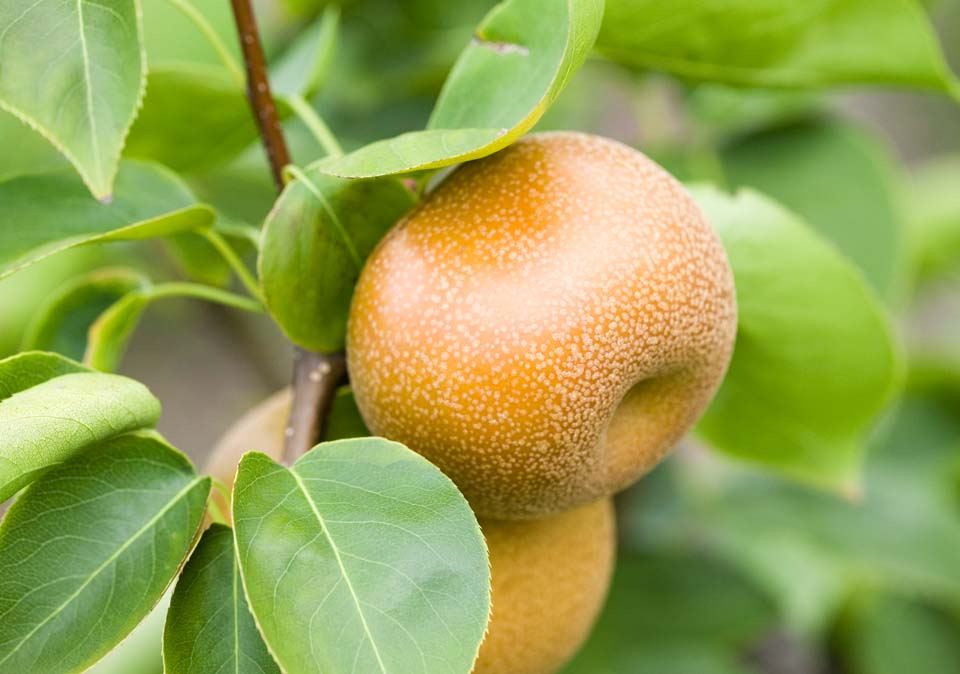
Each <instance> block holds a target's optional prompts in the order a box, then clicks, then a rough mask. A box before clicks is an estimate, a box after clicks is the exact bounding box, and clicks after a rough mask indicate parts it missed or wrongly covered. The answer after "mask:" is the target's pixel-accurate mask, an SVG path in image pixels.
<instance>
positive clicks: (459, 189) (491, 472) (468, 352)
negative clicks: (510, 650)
mask: <svg viewBox="0 0 960 674" xmlns="http://www.w3.org/2000/svg"><path fill="white" fill-rule="evenodd" d="M347 332H348V334H347V356H348V363H349V370H350V375H351V381H352V384H353V387H354V392H355V394H356V399H357V403H358V405H359V407H360V410H361V412H362V414H363V417H364V419H365V421H366V423H367V425H368V426H369V428H370V430H371V431H372V432H373V433H374V434H377V435H383V436H385V437H387V438H390V439H393V440H397V441H399V442H402V443H404V444H406V445H407V446H408V447H410V448H411V449H414V450H415V451H417V452H420V453H421V454H423V455H424V456H426V457H427V458H428V459H430V460H431V461H432V462H434V463H435V464H436V465H437V466H438V467H440V469H441V470H443V471H444V472H445V473H447V475H449V476H450V477H451V478H452V479H453V480H454V482H456V484H457V485H458V486H459V487H460V489H461V490H462V491H463V492H464V494H465V495H466V497H467V499H468V500H469V501H470V503H471V505H472V506H473V507H474V509H475V510H476V511H477V512H478V513H479V514H480V515H482V516H485V517H494V518H501V519H513V518H530V517H539V516H543V515H547V514H550V513H554V512H557V511H561V510H565V509H569V508H572V507H575V506H577V505H581V504H584V503H587V502H590V501H592V500H595V499H597V498H600V497H602V496H606V495H609V494H612V493H614V492H616V491H618V490H620V489H622V488H624V487H626V486H627V485H629V484H631V483H632V482H633V481H635V480H636V479H637V478H638V477H639V476H641V475H642V474H644V473H645V472H647V471H648V470H650V468H652V467H653V466H654V465H655V464H656V463H657V462H658V461H659V460H660V459H661V458H662V457H663V456H664V454H665V453H666V452H667V451H668V450H669V449H670V448H671V447H672V446H673V445H674V444H675V443H676V442H677V441H678V440H679V438H680V437H681V436H682V435H683V434H684V433H685V432H686V431H687V430H688V429H689V428H690V427H691V426H692V425H693V423H694V422H695V421H696V420H697V418H698V417H699V416H700V414H701V413H702V412H703V410H704V408H705V407H706V405H707V404H708V402H709V400H710V398H711V396H712V395H713V393H714V392H715V390H716V388H717V387H718V385H719V383H720V381H721V379H722V378H723V374H724V372H725V370H726V367H727V364H728V362H729V360H730V356H731V352H732V348H733V341H734V335H735V332H736V305H735V299H734V288H733V278H732V274H731V271H730V267H729V265H728V263H727V258H726V254H725V253H724V250H723V248H722V246H721V244H720V243H719V241H718V239H717V237H716V236H715V234H714V232H713V230H712V229H711V227H710V225H709V224H708V223H707V222H706V221H705V219H704V216H703V214H702V213H701V212H700V210H699V208H698V207H697V206H696V204H695V203H694V202H693V200H692V199H691V197H690V196H689V195H688V194H687V192H686V191H685V190H684V189H683V187H682V186H681V185H680V184H679V183H678V182H677V181H676V180H675V179H674V178H673V177H672V176H670V175H669V174H668V173H667V172H666V171H664V170H663V169H662V168H660V167H659V166H658V165H656V164H655V163H654V162H652V161H651V160H649V159H648V158H647V157H645V156H644V155H643V154H641V153H639V152H637V151H635V150H633V149H631V148H629V147H627V146H625V145H622V144H620V143H616V142H614V141H611V140H607V139H603V138H599V137H596V136H590V135H585V134H580V133H547V134H538V135H533V136H529V137H527V138H525V139H523V140H521V141H519V142H517V143H516V144H514V145H513V146H511V147H509V148H508V149H506V150H504V151H502V152H499V153H497V154H495V155H493V156H491V157H487V158H485V159H481V160H479V161H475V162H471V163H469V164H465V165H464V166H462V167H460V168H459V169H457V170H456V171H454V172H453V173H452V174H451V175H450V176H449V177H447V179H446V180H445V181H444V182H443V183H442V184H441V185H440V186H439V187H438V188H437V189H436V190H435V192H434V193H432V194H431V195H430V196H429V197H428V198H427V199H426V200H425V202H424V203H423V204H421V205H420V206H419V207H418V208H416V209H415V210H414V211H412V212H411V213H410V214H409V215H408V216H407V217H405V218H404V219H403V220H402V221H400V222H399V223H397V225H396V226H394V228H393V229H392V230H391V231H390V232H389V233H388V234H387V236H386V237H385V239H384V240H383V241H382V242H381V244H380V245H379V246H378V247H377V249H376V250H375V251H374V253H373V254H372V255H371V257H370V258H369V260H368V261H367V264H366V266H365V268H364V270H363V273H362V274H361V278H360V280H359V283H358V285H357V289H356V293H355V295H354V299H353V305H352V307H351V311H350V320H349V325H348V331H347Z"/></svg>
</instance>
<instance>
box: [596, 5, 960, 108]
mask: <svg viewBox="0 0 960 674" xmlns="http://www.w3.org/2000/svg"><path fill="white" fill-rule="evenodd" d="M597 49H598V50H599V51H600V52H601V53H602V54H603V55H605V56H606V57H608V58H610V59H612V60H614V61H618V62H621V63H625V64H627V65H630V66H633V67H636V68H642V69H650V70H661V71H664V72H668V73H671V74H673V75H677V76H679V77H682V78H685V79H689V80H694V81H707V82H722V83H725V84H735V85H739V86H754V87H790V88H818V87H826V86H831V85H839V84H889V85H899V86H910V87H919V88H922V89H931V90H935V91H942V92H951V93H953V95H954V96H958V95H960V86H958V84H957V80H956V78H955V77H954V75H953V74H952V73H951V72H950V71H949V69H948V67H947V65H946V63H945V61H944V58H943V55H942V53H941V50H940V46H939V44H938V42H937V36H936V33H935V32H934V30H933V27H932V26H931V25H930V21H929V19H928V18H927V15H926V12H925V11H924V8H923V7H922V6H921V5H920V3H918V2H916V0H821V1H819V2H795V0H763V1H762V2H738V3H731V2H729V1H728V0H674V2H659V1H658V0H608V1H607V8H606V14H605V16H604V21H603V28H602V30H601V31H600V36H599V37H598V38H597Z"/></svg>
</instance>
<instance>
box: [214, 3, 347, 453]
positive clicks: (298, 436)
mask: <svg viewBox="0 0 960 674" xmlns="http://www.w3.org/2000/svg"><path fill="white" fill-rule="evenodd" d="M231 3H232V5H233V16H234V18H235V19H236V22H237V33H238V35H239V36H240V48H241V50H242V51H243V62H244V65H245V67H246V71H247V98H249V99H250V107H251V108H252V110H253V116H254V119H255V120H256V123H257V128H258V129H259V130H260V138H261V140H262V141H263V146H264V148H265V149H266V151H267V159H268V161H269V162H270V171H271V173H272V174H273V181H274V183H275V184H276V186H277V192H281V191H283V169H284V167H285V166H286V165H287V164H289V163H290V152H289V150H288V149H287V143H286V140H285V139H284V137H283V128H282V127H281V126H280V118H279V116H278V115H277V106H276V103H274V100H273V95H272V94H271V93H270V80H269V77H268V75H267V63H266V59H265V58H264V55H263V45H262V44H261V42H260V33H259V31H258V30H257V20H256V17H255V16H254V14H253V7H252V5H251V0H231ZM346 368H347V366H346V360H345V358H344V356H343V354H342V353H331V354H323V353H316V352H313V351H308V350H306V349H302V348H300V347H295V350H294V355H293V403H292V405H291V408H290V420H289V422H288V424H287V431H286V445H285V447H284V459H285V461H286V462H287V463H293V462H294V461H296V460H297V459H298V458H299V457H300V456H302V455H303V454H304V453H306V452H307V451H308V450H309V449H310V448H311V447H313V445H314V444H315V443H316V442H317V440H318V439H319V438H320V437H321V433H322V431H323V425H324V422H325V420H326V418H327V415H328V414H329V412H330V405H331V403H332V402H333V395H334V391H335V390H336V388H337V384H338V383H339V382H340V380H341V379H342V378H343V377H344V376H345V374H346Z"/></svg>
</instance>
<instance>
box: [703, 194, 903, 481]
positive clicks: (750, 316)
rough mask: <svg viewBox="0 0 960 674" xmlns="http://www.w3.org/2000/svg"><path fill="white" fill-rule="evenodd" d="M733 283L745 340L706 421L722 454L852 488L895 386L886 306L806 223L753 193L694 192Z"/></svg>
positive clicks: (895, 367) (707, 435)
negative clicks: (715, 234)
mask: <svg viewBox="0 0 960 674" xmlns="http://www.w3.org/2000/svg"><path fill="white" fill-rule="evenodd" d="M693 193H694V197H695V198H696V199H697V201H698V202H699V203H700V206H701V207H702V208H703V209H704V211H705V212H706V214H707V216H708V218H709V220H710V221H711V222H712V223H713V225H714V227H715V228H716V230H717V232H718V234H719V236H720V239H721V241H722V242H723V244H724V246H725V248H726V250H727V255H728V257H729V259H730V265H731V267H732V268H733V274H734V280H735V283H736V287H737V304H738V311H739V318H738V328H737V343H736V347H735V349H734V354H733V360H732V362H731V364H730V370H729V372H728V373H727V376H726V379H724V382H723V384H722V385H721V387H720V390H719V392H718V393H717V395H716V397H715V398H714V401H713V403H712V404H711V406H710V408H709V409H708V410H707V413H706V415H705V416H704V417H703V419H702V420H701V422H700V426H699V430H700V432H701V433H702V434H703V436H704V437H705V438H706V439H707V440H708V441H709V442H710V443H711V444H712V445H713V446H714V447H715V448H717V449H719V450H720V451H722V452H725V453H728V454H731V455H733V456H737V457H740V458H743V459H747V460H750V461H753V462H756V463H760V464H763V465H765V466H767V467H769V468H771V469H773V470H776V471H779V472H781V473H784V474H787V475H790V476H792V477H794V478H798V479H802V480H806V481H810V482H813V483H816V484H819V485H822V486H829V487H832V488H837V489H845V490H848V491H850V490H856V488H857V484H858V480H859V470H860V464H861V459H862V444H863V440H864V436H865V434H866V432H867V430H868V428H869V426H870V424H871V422H872V421H873V420H874V417H875V416H876V415H877V414H878V412H879V411H880V410H881V409H882V408H883V407H884V405H885V404H886V403H887V401H888V400H889V398H890V396H891V394H892V392H893V390H894V387H895V385H896V384H897V382H898V379H899V377H898V374H899V362H898V358H897V352H896V349H895V347H894V344H893V341H892V335H891V332H890V326H889V324H888V320H887V317H886V316H885V314H884V311H883V308H882V307H881V305H880V303H879V301H878V300H877V298H876V296H875V295H874V293H873V292H872V291H871V290H870V288H869V286H868V285H867V283H866V281H865V280H864V278H863V276H862V275H861V274H860V273H859V272H858V271H857V269H856V268H855V267H854V266H853V265H852V264H850V263H849V262H848V261H847V260H846V259H844V258H843V257H842V256H841V255H840V254H839V253H838V252H837V251H836V250H835V249H834V248H833V247H831V246H830V245H829V244H828V243H827V242H825V241H823V240H822V239H821V238H820V237H818V236H817V235H816V234H815V233H814V232H813V231H811V230H810V229H808V228H807V227H805V226H804V224H803V221H802V220H800V219H799V218H798V217H796V216H794V215H793V214H791V213H790V212H789V211H786V210H784V209H783V208H782V207H780V206H779V205H778V204H776V203H775V202H773V201H771V200H769V199H767V198H765V197H764V196H762V195H760V194H758V193H756V192H752V191H750V190H741V191H740V192H738V193H737V195H736V196H734V197H731V196H728V195H725V194H722V193H720V192H718V191H716V190H715V189H712V188H695V189H694V190H693Z"/></svg>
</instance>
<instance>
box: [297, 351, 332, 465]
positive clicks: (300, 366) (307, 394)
mask: <svg viewBox="0 0 960 674" xmlns="http://www.w3.org/2000/svg"><path fill="white" fill-rule="evenodd" d="M346 373H347V361H346V359H345V358H344V357H343V354H342V353H317V352H316V351H307V350H306V349H301V348H300V347H297V348H296V351H295V352H294V354H293V405H292V406H291V408H290V421H289V423H288V424H287V434H286V447H285V451H284V455H285V458H286V459H287V460H289V461H291V462H292V461H294V460H296V459H297V457H300V456H303V454H305V453H306V452H307V451H309V450H310V448H311V447H313V446H314V445H315V444H316V443H317V440H319V439H320V438H321V437H323V426H324V423H325V421H326V417H327V412H329V410H330V405H331V403H332V402H333V396H334V392H335V391H336V388H337V383H338V382H340V381H341V380H342V379H343V377H344V376H345V375H346ZM320 410H322V411H323V414H318V411H320Z"/></svg>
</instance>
